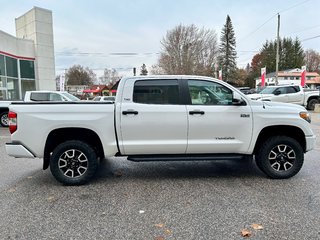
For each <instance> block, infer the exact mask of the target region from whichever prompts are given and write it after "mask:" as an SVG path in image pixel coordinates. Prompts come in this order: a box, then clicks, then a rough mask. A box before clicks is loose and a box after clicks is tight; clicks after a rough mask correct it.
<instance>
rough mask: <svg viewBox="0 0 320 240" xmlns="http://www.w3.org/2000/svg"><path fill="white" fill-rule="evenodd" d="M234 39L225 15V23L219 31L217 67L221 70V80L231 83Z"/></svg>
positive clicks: (234, 55) (234, 62)
mask: <svg viewBox="0 0 320 240" xmlns="http://www.w3.org/2000/svg"><path fill="white" fill-rule="evenodd" d="M236 58H237V52H236V38H235V34H234V30H233V26H232V22H231V18H230V17H229V15H227V19H226V23H225V25H224V27H223V29H222V31H221V37H220V48H219V65H220V68H221V69H222V79H223V80H225V81H232V80H231V79H230V77H231V76H232V75H233V73H234V72H235V71H236V69H237V66H236Z"/></svg>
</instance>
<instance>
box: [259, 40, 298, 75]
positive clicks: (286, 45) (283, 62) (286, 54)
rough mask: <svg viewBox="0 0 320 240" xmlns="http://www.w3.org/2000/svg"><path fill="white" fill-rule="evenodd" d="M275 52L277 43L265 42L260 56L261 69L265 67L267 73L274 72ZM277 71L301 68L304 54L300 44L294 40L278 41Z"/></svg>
mask: <svg viewBox="0 0 320 240" xmlns="http://www.w3.org/2000/svg"><path fill="white" fill-rule="evenodd" d="M276 51H277V42H276V40H274V41H270V42H269V41H266V43H265V44H264V45H263V47H262V49H261V51H260V53H259V54H260V55H261V64H260V66H261V67H264V66H266V67H267V71H268V72H274V71H275V70H276ZM279 55H280V56H279V70H280V71H282V70H286V69H292V68H301V66H302V65H304V52H303V48H302V46H301V42H300V41H299V40H298V39H297V38H296V39H295V40H292V38H283V39H280V45H279Z"/></svg>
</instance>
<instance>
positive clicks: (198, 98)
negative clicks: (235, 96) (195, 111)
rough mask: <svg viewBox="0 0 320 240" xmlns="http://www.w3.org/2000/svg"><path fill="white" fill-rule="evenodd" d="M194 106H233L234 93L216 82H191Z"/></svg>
mask: <svg viewBox="0 0 320 240" xmlns="http://www.w3.org/2000/svg"><path fill="white" fill-rule="evenodd" d="M188 87H189V94H190V98H191V103H192V105H231V104H232V91H231V90H230V89H229V88H227V87H225V86H223V85H221V84H219V83H216V82H210V81H199V80H189V81H188Z"/></svg>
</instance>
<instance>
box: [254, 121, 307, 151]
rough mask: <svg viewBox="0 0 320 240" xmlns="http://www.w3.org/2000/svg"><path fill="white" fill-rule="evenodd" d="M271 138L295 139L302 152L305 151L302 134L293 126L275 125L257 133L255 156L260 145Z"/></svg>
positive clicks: (303, 135)
mask: <svg viewBox="0 0 320 240" xmlns="http://www.w3.org/2000/svg"><path fill="white" fill-rule="evenodd" d="M273 136H287V137H291V138H293V139H295V140H296V141H297V142H298V143H299V144H300V146H301V147H302V149H303V151H304V152H305V151H306V145H307V144H306V138H305V134H304V132H303V131H302V130H301V129H300V128H298V127H295V126H286V125H277V126H269V127H265V128H264V129H262V130H261V132H260V133H259V136H258V138H257V141H256V145H255V147H254V151H253V153H254V154H256V153H257V151H258V150H259V148H260V147H261V145H262V144H263V143H264V142H265V141H266V140H267V139H268V138H270V137H273Z"/></svg>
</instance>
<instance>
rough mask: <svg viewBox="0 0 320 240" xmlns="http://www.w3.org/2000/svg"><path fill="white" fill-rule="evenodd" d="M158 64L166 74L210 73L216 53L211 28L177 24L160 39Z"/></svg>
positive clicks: (216, 46)
mask: <svg viewBox="0 0 320 240" xmlns="http://www.w3.org/2000/svg"><path fill="white" fill-rule="evenodd" d="M161 44H162V52H161V53H160V58H159V60H158V65H159V67H160V68H161V69H163V71H164V72H165V73H167V74H197V75H212V74H213V69H212V65H213V63H215V62H216V57H217V53H218V44H217V35H216V33H215V31H213V30H206V29H204V28H202V29H199V28H197V27H196V26H195V25H190V26H183V25H181V24H180V25H179V26H177V27H175V28H174V29H172V30H170V31H168V32H167V35H166V37H165V38H163V40H162V41H161Z"/></svg>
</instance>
